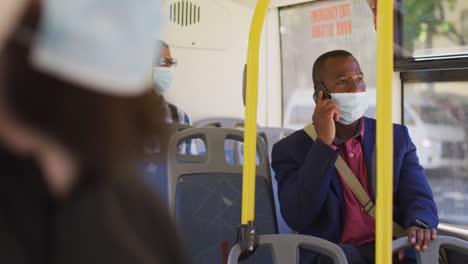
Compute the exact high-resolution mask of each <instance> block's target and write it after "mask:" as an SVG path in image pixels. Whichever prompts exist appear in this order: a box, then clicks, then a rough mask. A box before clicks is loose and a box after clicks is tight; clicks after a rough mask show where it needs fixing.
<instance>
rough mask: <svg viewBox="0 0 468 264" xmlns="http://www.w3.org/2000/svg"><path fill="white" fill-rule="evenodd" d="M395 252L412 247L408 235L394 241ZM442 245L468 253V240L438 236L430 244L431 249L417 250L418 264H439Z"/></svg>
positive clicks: (458, 251)
mask: <svg viewBox="0 0 468 264" xmlns="http://www.w3.org/2000/svg"><path fill="white" fill-rule="evenodd" d="M392 247H393V252H397V251H399V250H402V249H407V248H410V247H412V245H411V243H410V242H409V241H408V238H407V237H402V238H399V239H397V240H395V241H393V245H392ZM440 247H443V248H446V249H448V250H452V251H455V252H457V253H460V254H463V255H468V242H467V241H465V240H462V239H459V238H455V237H448V236H437V239H435V240H433V241H431V242H430V244H429V249H428V250H426V251H416V262H417V263H418V264H439V250H440Z"/></svg>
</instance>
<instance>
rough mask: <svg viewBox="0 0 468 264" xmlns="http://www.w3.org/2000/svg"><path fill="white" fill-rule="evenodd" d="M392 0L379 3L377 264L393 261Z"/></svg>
mask: <svg viewBox="0 0 468 264" xmlns="http://www.w3.org/2000/svg"><path fill="white" fill-rule="evenodd" d="M392 76H393V0H384V1H379V2H378V5H377V139H376V141H377V142H376V144H377V146H378V147H377V203H376V204H377V208H376V246H375V256H376V262H375V263H377V264H388V263H392V223H393V125H392Z"/></svg>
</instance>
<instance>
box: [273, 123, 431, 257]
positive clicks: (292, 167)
mask: <svg viewBox="0 0 468 264" xmlns="http://www.w3.org/2000/svg"><path fill="white" fill-rule="evenodd" d="M393 135H394V144H393V146H394V161H393V173H394V174H393V177H394V178H393V194H394V210H393V212H394V221H395V222H397V223H398V224H400V225H401V226H402V227H403V228H405V229H406V228H408V227H409V226H410V223H411V222H412V221H413V220H414V219H419V220H422V221H424V222H425V223H427V224H428V225H429V226H431V227H432V228H436V227H437V225H438V223H439V219H438V217H437V208H436V205H435V203H434V199H433V196H432V191H431V189H430V187H429V184H428V182H427V180H426V176H425V175H424V171H423V168H422V167H421V165H420V164H419V160H418V157H417V155H416V147H415V146H414V144H413V142H412V141H411V139H410V136H409V134H408V129H407V128H406V127H405V126H402V125H394V126H393ZM374 145H375V120H374V119H369V118H364V140H363V152H364V158H365V160H366V164H367V171H368V172H369V178H370V179H371V182H375V176H374V175H375V173H373V172H375V165H374V163H373V162H372V161H373V156H374V154H373V152H374ZM338 155H339V154H338V151H335V150H333V149H332V148H330V147H329V146H327V145H326V144H325V143H323V142H322V141H320V140H317V141H315V142H314V141H313V140H312V139H311V138H310V137H309V136H308V135H307V134H306V132H305V131H304V130H299V131H296V132H294V133H293V134H291V135H290V136H288V137H286V138H284V139H282V140H281V141H279V142H278V143H276V144H275V145H274V147H273V151H272V167H273V169H274V171H275V173H276V180H277V181H278V197H279V201H280V208H281V214H282V216H283V218H284V219H285V221H286V223H287V224H288V225H289V226H290V227H291V228H292V229H294V230H295V231H297V232H299V233H300V234H305V235H312V236H316V237H320V238H323V239H326V240H329V241H331V242H334V243H338V242H339V241H340V238H341V235H342V232H343V220H344V219H343V217H344V213H343V211H344V202H343V186H342V183H341V179H340V177H339V174H338V171H337V170H336V168H335V161H336V159H337V158H338ZM374 186H375V185H374ZM374 192H375V187H374ZM371 197H375V195H373V194H371ZM316 257H317V254H316V253H313V252H311V251H308V252H301V263H314V261H315V259H316Z"/></svg>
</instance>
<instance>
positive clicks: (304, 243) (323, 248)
mask: <svg viewBox="0 0 468 264" xmlns="http://www.w3.org/2000/svg"><path fill="white" fill-rule="evenodd" d="M258 246H259V248H262V247H267V248H269V249H270V252H272V255H273V263H299V248H303V249H309V250H313V251H316V252H318V253H321V254H323V255H327V256H329V257H330V258H331V259H332V260H333V262H334V263H339V264H347V263H348V262H347V261H346V256H345V254H344V252H343V250H342V249H341V248H340V247H339V246H338V245H336V244H333V243H331V242H329V241H327V240H324V239H321V238H318V237H313V236H305V235H262V236H259V239H258ZM256 250H258V249H256ZM241 253H242V252H241V248H240V246H239V245H235V246H234V247H233V248H232V249H231V252H230V253H229V259H228V264H237V263H239V257H240V255H241Z"/></svg>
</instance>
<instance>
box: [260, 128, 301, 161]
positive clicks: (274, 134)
mask: <svg viewBox="0 0 468 264" xmlns="http://www.w3.org/2000/svg"><path fill="white" fill-rule="evenodd" d="M293 132H294V130H293V129H289V128H284V127H260V128H258V134H259V136H260V137H262V138H263V140H265V143H266V145H267V149H268V156H269V157H270V160H271V151H272V150H273V145H275V143H276V142H278V141H280V140H281V139H283V138H285V137H287V136H289V135H290V134H292V133H293Z"/></svg>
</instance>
